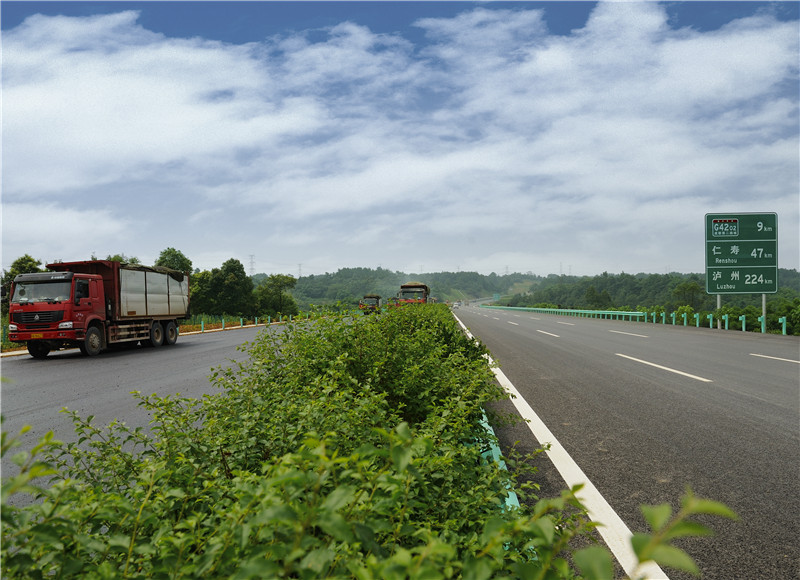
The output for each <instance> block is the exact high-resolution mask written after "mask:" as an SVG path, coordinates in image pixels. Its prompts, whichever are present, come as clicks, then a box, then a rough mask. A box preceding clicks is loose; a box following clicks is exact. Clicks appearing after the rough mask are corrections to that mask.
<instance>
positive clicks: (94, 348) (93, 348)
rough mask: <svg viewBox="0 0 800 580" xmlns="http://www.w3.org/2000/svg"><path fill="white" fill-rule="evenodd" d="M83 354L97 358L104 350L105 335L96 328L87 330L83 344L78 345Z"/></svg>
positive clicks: (91, 327)
mask: <svg viewBox="0 0 800 580" xmlns="http://www.w3.org/2000/svg"><path fill="white" fill-rule="evenodd" d="M78 348H80V349H81V352H82V353H83V354H85V355H86V356H96V355H98V354H100V351H101V350H103V333H102V332H100V329H99V328H97V327H96V326H90V327H89V328H87V329H86V336H85V337H84V339H83V342H82V343H80V345H78Z"/></svg>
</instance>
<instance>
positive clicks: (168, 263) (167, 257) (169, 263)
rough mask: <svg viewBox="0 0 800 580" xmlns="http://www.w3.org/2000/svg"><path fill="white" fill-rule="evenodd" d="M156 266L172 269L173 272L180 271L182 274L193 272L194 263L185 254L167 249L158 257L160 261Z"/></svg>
mask: <svg viewBox="0 0 800 580" xmlns="http://www.w3.org/2000/svg"><path fill="white" fill-rule="evenodd" d="M155 265H156V266H164V267H166V268H172V269H173V270H178V271H180V272H191V271H192V261H191V260H190V259H189V258H187V257H186V256H185V255H184V253H183V252H181V251H180V250H176V249H175V248H167V249H166V250H162V251H161V254H159V256H158V260H156V263H155Z"/></svg>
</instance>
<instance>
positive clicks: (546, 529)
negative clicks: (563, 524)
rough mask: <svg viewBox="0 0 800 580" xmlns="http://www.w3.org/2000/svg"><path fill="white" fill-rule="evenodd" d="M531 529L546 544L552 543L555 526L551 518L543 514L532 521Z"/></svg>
mask: <svg viewBox="0 0 800 580" xmlns="http://www.w3.org/2000/svg"><path fill="white" fill-rule="evenodd" d="M531 531H532V532H533V533H534V534H536V535H537V536H538V537H540V538H543V539H544V540H545V542H547V543H548V544H552V543H553V538H554V537H555V535H556V526H555V524H554V523H553V520H552V519H551V518H549V517H547V516H544V517H541V518H539V519H538V520H536V521H535V522H533V525H532V526H531Z"/></svg>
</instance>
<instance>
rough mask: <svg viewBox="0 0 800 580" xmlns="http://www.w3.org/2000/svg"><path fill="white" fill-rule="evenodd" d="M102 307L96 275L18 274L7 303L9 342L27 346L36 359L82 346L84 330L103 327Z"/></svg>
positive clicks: (104, 317) (71, 273) (101, 280)
mask: <svg viewBox="0 0 800 580" xmlns="http://www.w3.org/2000/svg"><path fill="white" fill-rule="evenodd" d="M105 304H106V300H105V293H104V290H103V279H102V277H101V276H98V275H96V274H76V273H73V272H40V273H35V274H20V275H18V276H17V277H16V278H15V279H14V284H13V286H12V290H11V298H10V300H9V312H8V319H9V320H8V322H9V324H8V332H9V339H10V340H11V341H12V342H27V343H28V350H29V352H30V353H31V355H32V356H34V357H35V358H43V357H45V356H47V354H48V353H49V352H50V351H51V350H57V349H59V348H61V347H62V346H65V345H67V344H71V343H77V344H79V345H80V344H84V343H85V338H86V330H87V328H89V326H90V325H91V324H92V323H93V322H95V321H97V323H98V324H100V325H102V324H103V323H104V321H105V319H106V306H105ZM101 336H102V335H101Z"/></svg>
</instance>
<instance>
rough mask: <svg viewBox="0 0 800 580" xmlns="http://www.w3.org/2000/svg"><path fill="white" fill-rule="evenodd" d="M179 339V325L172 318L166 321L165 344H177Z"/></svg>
mask: <svg viewBox="0 0 800 580" xmlns="http://www.w3.org/2000/svg"><path fill="white" fill-rule="evenodd" d="M177 341H178V326H177V325H176V324H175V323H174V322H173V321H172V320H170V321H169V322H165V323H164V344H175V343H176V342H177Z"/></svg>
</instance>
